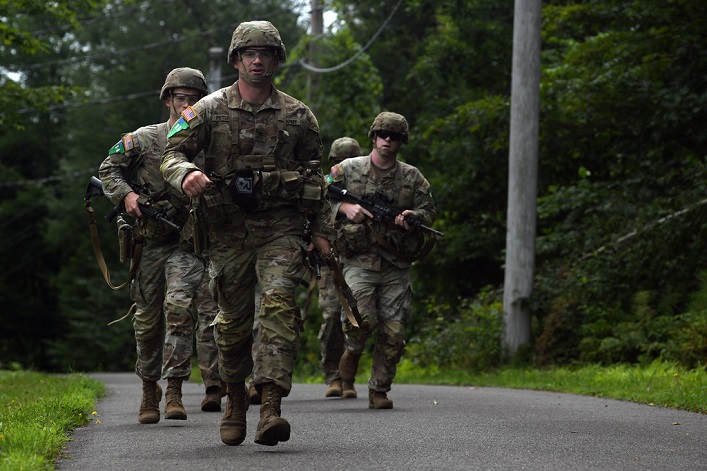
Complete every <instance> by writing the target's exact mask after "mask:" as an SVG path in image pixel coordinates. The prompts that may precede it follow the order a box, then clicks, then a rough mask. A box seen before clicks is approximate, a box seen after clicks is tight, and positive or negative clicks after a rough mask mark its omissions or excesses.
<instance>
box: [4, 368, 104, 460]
mask: <svg viewBox="0 0 707 471" xmlns="http://www.w3.org/2000/svg"><path fill="white" fill-rule="evenodd" d="M104 393H105V388H104V387H103V385H102V384H101V383H99V382H97V381H94V380H91V379H89V378H88V377H86V376H84V375H79V374H70V375H66V376H57V375H48V374H44V373H36V372H29V371H0V405H1V406H2V408H1V409H0V470H3V471H20V470H32V471H35V470H52V469H54V468H55V466H54V460H55V459H56V457H57V456H59V453H60V452H61V450H62V448H63V447H64V444H65V443H66V442H67V441H68V440H69V432H71V431H72V430H73V429H75V428H76V427H79V426H81V425H85V424H86V423H87V422H89V421H90V420H92V419H93V416H92V412H93V410H94V409H93V405H94V400H95V399H96V398H97V397H100V396H101V395H102V394H104Z"/></svg>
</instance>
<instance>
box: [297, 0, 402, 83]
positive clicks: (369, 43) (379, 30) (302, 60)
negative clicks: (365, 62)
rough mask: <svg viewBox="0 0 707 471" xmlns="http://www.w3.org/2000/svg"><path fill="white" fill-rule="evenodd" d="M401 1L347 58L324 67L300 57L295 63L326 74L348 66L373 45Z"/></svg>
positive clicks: (400, 3) (311, 70)
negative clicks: (364, 43) (366, 40)
mask: <svg viewBox="0 0 707 471" xmlns="http://www.w3.org/2000/svg"><path fill="white" fill-rule="evenodd" d="M403 1H404V0H398V3H397V4H396V5H395V7H394V8H393V11H391V12H390V15H388V18H386V20H385V21H384V22H383V24H382V25H381V27H380V28H378V31H376V33H375V34H374V35H373V36H371V39H369V40H368V42H367V43H366V45H365V46H363V47H362V48H361V49H359V50H358V52H356V54H354V55H353V56H351V57H350V58H349V59H347V60H345V61H344V62H342V63H341V64H339V65H336V66H334V67H329V68H326V69H320V68H318V67H314V66H313V65H310V64H307V63H306V62H305V61H304V59H300V60H299V61H297V62H296V64H297V65H300V66H302V67H303V68H305V69H307V70H309V71H310V72H314V73H317V74H327V73H330V72H336V71H337V70H341V69H343V68H344V67H346V66H348V65H349V64H351V63H353V62H354V61H355V60H357V59H358V58H359V57H361V55H362V54H363V53H364V52H366V51H367V50H368V49H369V48H370V47H371V46H372V45H373V43H374V42H375V41H376V39H378V36H380V34H381V33H382V32H383V30H384V29H385V28H386V27H387V26H388V23H390V20H391V19H392V18H393V15H395V12H396V11H398V8H399V7H400V5H402V3H403Z"/></svg>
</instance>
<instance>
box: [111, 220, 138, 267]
mask: <svg viewBox="0 0 707 471" xmlns="http://www.w3.org/2000/svg"><path fill="white" fill-rule="evenodd" d="M115 222H116V224H117V226H118V252H119V256H120V263H125V264H129V263H130V259H132V258H133V247H134V246H135V240H134V239H133V226H131V225H130V224H128V223H127V222H125V219H123V218H122V217H120V216H118V218H117V219H116V220H115Z"/></svg>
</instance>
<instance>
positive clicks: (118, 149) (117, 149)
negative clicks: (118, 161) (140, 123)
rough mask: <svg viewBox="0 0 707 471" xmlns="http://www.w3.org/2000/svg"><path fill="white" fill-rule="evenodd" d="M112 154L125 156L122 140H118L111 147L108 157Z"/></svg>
mask: <svg viewBox="0 0 707 471" xmlns="http://www.w3.org/2000/svg"><path fill="white" fill-rule="evenodd" d="M113 154H125V147H123V140H122V139H121V140H119V141H118V142H117V143H116V144H115V145H114V146H113V147H111V148H110V150H109V151H108V155H113Z"/></svg>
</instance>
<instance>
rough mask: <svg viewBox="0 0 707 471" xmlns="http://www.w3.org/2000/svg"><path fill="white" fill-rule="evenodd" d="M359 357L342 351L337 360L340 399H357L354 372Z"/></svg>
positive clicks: (356, 368)
mask: <svg viewBox="0 0 707 471" xmlns="http://www.w3.org/2000/svg"><path fill="white" fill-rule="evenodd" d="M360 359H361V355H358V354H355V353H351V352H350V351H348V350H344V354H343V355H341V359H340V360H339V374H340V375H341V397H342V398H344V399H354V398H356V397H358V393H356V388H355V387H354V380H355V379H356V371H357V370H358V362H359V360H360Z"/></svg>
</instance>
